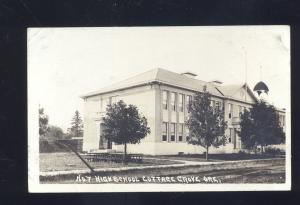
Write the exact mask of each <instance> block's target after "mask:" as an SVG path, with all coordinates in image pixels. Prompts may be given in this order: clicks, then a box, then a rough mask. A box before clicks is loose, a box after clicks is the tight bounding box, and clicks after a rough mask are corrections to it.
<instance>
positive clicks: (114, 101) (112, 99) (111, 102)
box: [109, 96, 117, 105]
mask: <svg viewBox="0 0 300 205" xmlns="http://www.w3.org/2000/svg"><path fill="white" fill-rule="evenodd" d="M116 102H117V97H116V96H112V97H110V98H109V103H110V104H111V105H112V104H115V103H116Z"/></svg>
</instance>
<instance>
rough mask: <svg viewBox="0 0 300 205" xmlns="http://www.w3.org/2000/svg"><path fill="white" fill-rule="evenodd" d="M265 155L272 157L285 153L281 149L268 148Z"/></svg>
mask: <svg viewBox="0 0 300 205" xmlns="http://www.w3.org/2000/svg"><path fill="white" fill-rule="evenodd" d="M265 153H266V154H271V155H279V154H283V153H284V152H282V151H281V150H280V149H279V148H276V147H266V148H265Z"/></svg>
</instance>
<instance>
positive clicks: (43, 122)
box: [39, 108, 49, 137]
mask: <svg viewBox="0 0 300 205" xmlns="http://www.w3.org/2000/svg"><path fill="white" fill-rule="evenodd" d="M48 121H49V118H48V115H46V114H45V113H44V108H39V135H40V136H41V137H45V135H46V134H47V132H48Z"/></svg>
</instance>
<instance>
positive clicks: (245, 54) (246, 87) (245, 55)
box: [242, 46, 248, 102]
mask: <svg viewBox="0 0 300 205" xmlns="http://www.w3.org/2000/svg"><path fill="white" fill-rule="evenodd" d="M242 48H243V50H244V57H245V59H244V60H245V89H246V94H245V102H247V89H248V86H247V52H246V49H245V47H244V46H242Z"/></svg>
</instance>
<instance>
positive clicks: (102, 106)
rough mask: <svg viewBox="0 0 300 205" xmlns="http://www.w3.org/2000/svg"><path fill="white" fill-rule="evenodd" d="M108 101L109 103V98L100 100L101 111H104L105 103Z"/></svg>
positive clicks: (107, 103)
mask: <svg viewBox="0 0 300 205" xmlns="http://www.w3.org/2000/svg"><path fill="white" fill-rule="evenodd" d="M109 103H110V99H109V98H106V99H102V100H101V111H102V112H105V111H106V107H107V105H109Z"/></svg>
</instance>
